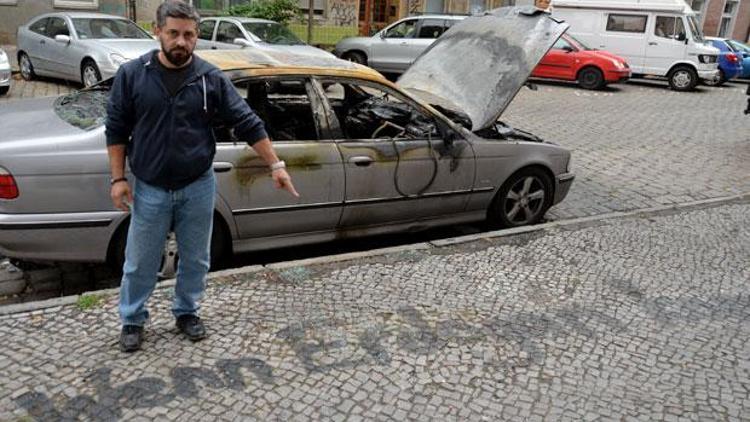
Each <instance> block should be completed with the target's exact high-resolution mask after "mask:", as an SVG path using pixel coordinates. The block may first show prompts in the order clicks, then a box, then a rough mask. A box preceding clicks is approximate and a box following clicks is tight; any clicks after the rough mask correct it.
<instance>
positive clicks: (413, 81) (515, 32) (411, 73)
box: [397, 6, 568, 130]
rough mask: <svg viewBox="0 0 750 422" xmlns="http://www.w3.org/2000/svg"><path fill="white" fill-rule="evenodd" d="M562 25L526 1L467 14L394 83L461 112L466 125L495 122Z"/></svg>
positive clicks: (482, 125)
mask: <svg viewBox="0 0 750 422" xmlns="http://www.w3.org/2000/svg"><path fill="white" fill-rule="evenodd" d="M567 29H568V24H566V23H562V22H559V21H557V20H555V19H553V18H552V17H550V15H549V14H548V13H546V12H543V11H541V10H539V9H536V8H534V7H529V6H527V7H504V8H501V9H495V10H492V11H489V12H486V13H485V14H483V15H479V16H471V17H468V18H466V19H464V20H462V21H461V22H460V23H457V24H456V25H454V26H453V27H452V28H451V29H450V30H448V31H447V32H446V33H444V34H443V35H442V36H441V37H440V38H438V40H437V41H436V42H435V43H433V44H432V45H431V46H430V48H428V49H427V50H426V51H425V52H424V53H423V54H422V55H421V56H419V58H418V59H417V60H416V61H415V62H414V64H413V65H412V66H411V67H410V68H409V69H408V70H407V71H406V73H404V74H403V75H402V76H401V78H399V80H398V82H397V84H398V85H399V86H400V87H401V88H403V89H405V90H407V91H409V92H410V93H411V94H412V95H414V96H416V97H418V98H420V99H421V100H423V101H425V102H427V103H430V104H435V105H439V106H441V107H444V108H446V109H449V110H453V111H456V112H458V113H463V114H465V115H466V116H468V117H469V119H471V123H472V130H479V129H483V128H486V127H488V126H490V125H492V124H493V123H494V122H495V121H497V119H498V118H499V117H500V115H501V114H502V113H503V111H504V110H505V108H506V107H507V106H508V104H510V102H511V101H512V100H513V97H515V96H516V93H518V90H519V89H521V87H522V86H523V85H524V84H525V83H526V79H527V78H528V77H529V75H531V71H532V70H533V69H534V67H535V66H536V65H537V63H539V61H540V60H541V59H542V57H544V55H545V54H546V53H547V51H548V50H549V49H550V48H551V47H552V45H553V44H554V43H555V41H557V39H558V38H560V36H561V35H562V34H563V33H564V32H565V31H566V30H567Z"/></svg>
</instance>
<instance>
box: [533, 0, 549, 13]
mask: <svg viewBox="0 0 750 422" xmlns="http://www.w3.org/2000/svg"><path fill="white" fill-rule="evenodd" d="M550 3H552V0H534V7H536V8H537V9H541V10H544V11H545V12H551V11H552V7H551V5H550Z"/></svg>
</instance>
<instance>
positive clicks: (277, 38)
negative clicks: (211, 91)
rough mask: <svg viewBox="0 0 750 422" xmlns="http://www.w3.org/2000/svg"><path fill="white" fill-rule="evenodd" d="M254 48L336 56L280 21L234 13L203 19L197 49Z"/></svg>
mask: <svg viewBox="0 0 750 422" xmlns="http://www.w3.org/2000/svg"><path fill="white" fill-rule="evenodd" d="M243 47H252V48H258V49H260V50H273V51H279V52H286V53H292V54H307V55H312V56H317V57H333V55H332V54H331V53H329V52H327V51H325V50H323V49H320V48H316V47H313V46H311V45H308V44H306V43H304V42H303V41H302V40H300V39H299V38H298V37H297V36H296V35H294V33H293V32H292V31H290V30H289V29H288V28H287V27H285V26H284V25H281V24H280V23H278V22H274V21H270V20H266V19H256V18H242V17H234V16H226V17H212V18H204V19H201V23H200V27H199V34H198V42H197V44H196V48H197V49H199V50H203V49H213V50H216V49H233V48H243Z"/></svg>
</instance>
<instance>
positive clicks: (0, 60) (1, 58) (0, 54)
mask: <svg viewBox="0 0 750 422" xmlns="http://www.w3.org/2000/svg"><path fill="white" fill-rule="evenodd" d="M0 64H8V55H7V54H5V52H4V51H0Z"/></svg>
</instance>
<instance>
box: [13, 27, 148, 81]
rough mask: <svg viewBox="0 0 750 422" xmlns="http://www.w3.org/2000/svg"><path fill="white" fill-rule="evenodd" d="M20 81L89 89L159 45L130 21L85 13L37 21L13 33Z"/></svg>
mask: <svg viewBox="0 0 750 422" xmlns="http://www.w3.org/2000/svg"><path fill="white" fill-rule="evenodd" d="M16 44H17V46H18V65H19V67H20V70H21V76H23V78H24V79H26V80H31V79H33V78H34V76H36V75H40V76H50V77H53V78H60V79H67V80H71V81H76V82H80V83H82V84H83V85H84V86H91V85H93V84H95V83H97V82H99V81H101V80H102V79H107V78H109V77H111V76H113V75H114V74H115V73H116V72H117V69H118V68H119V67H120V65H121V64H123V63H125V62H127V61H128V60H131V59H134V58H136V57H138V56H141V55H142V54H145V53H147V52H148V51H151V50H153V49H156V48H159V43H158V42H157V41H156V40H154V39H153V37H152V36H151V35H149V33H148V32H146V31H144V30H143V29H141V28H140V27H139V26H138V25H136V24H135V23H133V22H132V21H130V20H127V19H125V18H123V17H120V16H111V15H105V14H101V13H89V12H56V13H47V14H44V15H40V16H37V17H35V18H33V19H31V21H29V23H28V24H26V25H22V26H20V27H18V35H17V40H16Z"/></svg>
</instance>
